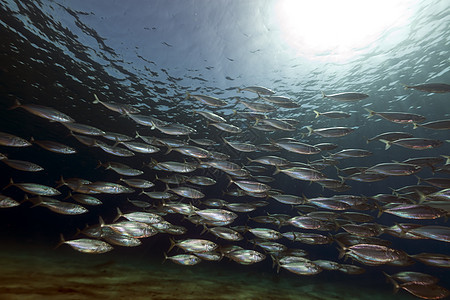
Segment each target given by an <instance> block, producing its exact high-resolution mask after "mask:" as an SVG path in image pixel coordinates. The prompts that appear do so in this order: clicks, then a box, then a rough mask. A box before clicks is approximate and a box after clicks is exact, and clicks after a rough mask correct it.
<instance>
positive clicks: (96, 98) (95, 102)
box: [92, 94, 100, 104]
mask: <svg viewBox="0 0 450 300" xmlns="http://www.w3.org/2000/svg"><path fill="white" fill-rule="evenodd" d="M94 98H95V100H94V102H92V103H94V104H97V103H100V99H98V97H97V95H96V94H94Z"/></svg>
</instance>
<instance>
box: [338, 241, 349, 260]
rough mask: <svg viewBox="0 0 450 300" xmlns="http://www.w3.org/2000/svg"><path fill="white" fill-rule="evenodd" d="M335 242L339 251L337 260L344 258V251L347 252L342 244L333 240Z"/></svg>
mask: <svg viewBox="0 0 450 300" xmlns="http://www.w3.org/2000/svg"><path fill="white" fill-rule="evenodd" d="M335 242H336V243H337V244H338V248H337V249H338V250H339V259H342V258H343V257H344V256H345V251H346V250H347V248H346V247H345V245H344V244H342V243H341V242H339V241H338V240H335Z"/></svg>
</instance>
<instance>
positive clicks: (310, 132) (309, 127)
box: [306, 126, 314, 136]
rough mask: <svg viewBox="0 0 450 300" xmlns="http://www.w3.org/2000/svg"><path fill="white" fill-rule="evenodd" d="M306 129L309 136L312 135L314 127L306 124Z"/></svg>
mask: <svg viewBox="0 0 450 300" xmlns="http://www.w3.org/2000/svg"><path fill="white" fill-rule="evenodd" d="M306 129H308V136H311V134H312V133H313V131H314V130H313V129H312V127H311V126H306Z"/></svg>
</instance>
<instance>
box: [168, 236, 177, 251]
mask: <svg viewBox="0 0 450 300" xmlns="http://www.w3.org/2000/svg"><path fill="white" fill-rule="evenodd" d="M169 241H170V247H169V250H167V253H169V252H170V250H172V249H173V247H175V245H176V244H177V243H176V242H175V239H174V238H173V237H170V238H169Z"/></svg>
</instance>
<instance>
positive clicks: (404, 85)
mask: <svg viewBox="0 0 450 300" xmlns="http://www.w3.org/2000/svg"><path fill="white" fill-rule="evenodd" d="M400 84H401V85H403V87H404V88H405V90H407V89H410V88H411V86H409V85H406V84H404V83H400Z"/></svg>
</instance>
